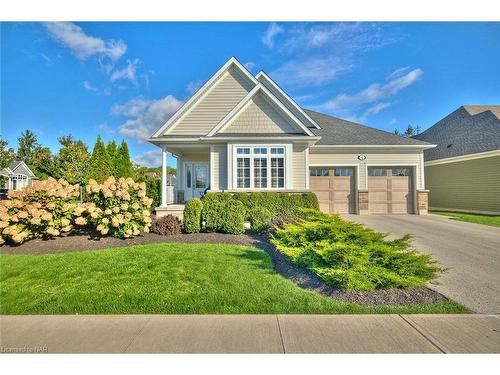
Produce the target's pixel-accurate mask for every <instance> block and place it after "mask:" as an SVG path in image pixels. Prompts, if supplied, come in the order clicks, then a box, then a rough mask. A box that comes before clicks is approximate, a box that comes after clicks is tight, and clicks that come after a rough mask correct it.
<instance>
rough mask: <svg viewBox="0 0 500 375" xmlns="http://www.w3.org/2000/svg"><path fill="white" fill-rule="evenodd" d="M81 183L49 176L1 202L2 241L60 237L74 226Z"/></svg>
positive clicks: (0, 227)
mask: <svg viewBox="0 0 500 375" xmlns="http://www.w3.org/2000/svg"><path fill="white" fill-rule="evenodd" d="M79 190H80V188H79V186H78V185H71V184H69V183H68V182H67V181H65V180H63V179H60V180H55V179H53V178H50V177H49V178H48V179H47V180H43V181H35V182H34V183H33V185H31V186H27V187H25V188H24V189H22V190H19V191H10V192H9V199H7V200H3V201H0V233H1V236H0V244H3V243H4V242H11V243H14V244H21V243H23V242H24V241H26V240H29V239H31V238H37V237H53V236H59V235H60V234H61V233H64V232H69V231H71V229H72V228H73V219H74V217H75V209H76V208H77V203H78V202H77V199H78V196H79Z"/></svg>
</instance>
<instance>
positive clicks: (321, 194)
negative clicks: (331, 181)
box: [314, 190, 330, 202]
mask: <svg viewBox="0 0 500 375" xmlns="http://www.w3.org/2000/svg"><path fill="white" fill-rule="evenodd" d="M314 192H315V193H316V196H317V197H318V200H319V201H327V202H328V201H329V200H330V190H315V191H314Z"/></svg>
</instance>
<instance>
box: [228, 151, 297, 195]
mask: <svg viewBox="0 0 500 375" xmlns="http://www.w3.org/2000/svg"><path fill="white" fill-rule="evenodd" d="M241 147H246V148H250V154H241V155H238V154H237V153H236V149H237V148H241ZM258 147H265V148H267V149H268V153H267V155H265V156H266V157H267V159H268V162H267V186H268V187H267V188H255V187H254V164H253V159H254V157H260V156H264V155H262V154H254V153H253V149H254V148H258ZM272 147H282V148H283V149H284V154H283V156H281V155H280V154H271V148H272ZM229 148H230V150H229ZM229 151H230V152H229ZM228 156H230V157H228V169H229V170H230V171H231V176H228V188H229V189H232V190H241V191H282V190H290V189H291V188H292V145H291V144H248V143H246V144H232V145H230V146H229V145H228ZM238 157H248V158H249V159H250V187H249V188H239V187H238V179H237V177H238V172H237V163H236V159H237V158H238ZM272 157H283V159H284V162H285V166H284V167H285V168H284V173H285V176H284V178H285V184H284V186H283V187H282V188H281V187H280V188H273V187H271V158H272ZM229 164H230V166H229Z"/></svg>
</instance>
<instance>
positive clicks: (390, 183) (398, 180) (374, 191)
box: [368, 167, 413, 214]
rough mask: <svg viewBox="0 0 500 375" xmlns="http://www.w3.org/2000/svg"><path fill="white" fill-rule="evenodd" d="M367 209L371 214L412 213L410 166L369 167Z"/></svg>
mask: <svg viewBox="0 0 500 375" xmlns="http://www.w3.org/2000/svg"><path fill="white" fill-rule="evenodd" d="M368 209H369V212H370V213H371V214H407V213H413V178H412V168H411V167H397V168H396V167H369V168H368Z"/></svg>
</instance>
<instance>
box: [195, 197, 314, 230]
mask: <svg viewBox="0 0 500 375" xmlns="http://www.w3.org/2000/svg"><path fill="white" fill-rule="evenodd" d="M201 201H202V202H203V209H202V212H201V220H202V221H203V222H204V223H205V230H206V231H207V232H222V233H233V234H237V233H243V231H244V227H243V224H244V221H245V220H247V221H250V223H251V225H252V229H253V230H255V231H257V232H260V231H262V230H264V229H265V226H267V224H268V223H269V222H271V221H272V220H274V219H277V218H283V217H289V216H297V215H299V214H300V210H301V209H304V208H306V209H312V210H318V209H319V204H318V199H317V198H316V195H315V194H314V193H302V194H288V193H278V192H254V193H253V192H252V193H235V194H229V193H207V194H205V195H204V196H203V197H202V198H201ZM262 208H265V210H266V211H265V212H263V211H262ZM240 217H242V218H240ZM252 222H253V224H252Z"/></svg>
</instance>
